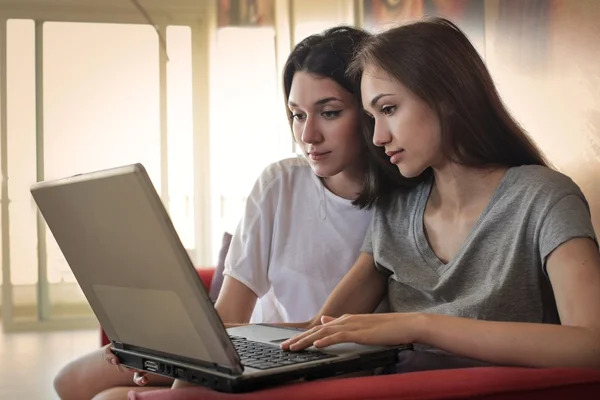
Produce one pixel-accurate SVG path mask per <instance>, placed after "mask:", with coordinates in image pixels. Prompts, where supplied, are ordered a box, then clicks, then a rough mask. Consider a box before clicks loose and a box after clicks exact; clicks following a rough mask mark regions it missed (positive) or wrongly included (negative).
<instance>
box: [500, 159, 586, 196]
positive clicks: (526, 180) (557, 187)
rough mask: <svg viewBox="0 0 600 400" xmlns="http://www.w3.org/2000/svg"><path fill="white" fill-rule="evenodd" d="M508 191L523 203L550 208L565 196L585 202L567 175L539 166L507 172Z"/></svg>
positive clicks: (512, 169)
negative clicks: (532, 202) (527, 202)
mask: <svg viewBox="0 0 600 400" xmlns="http://www.w3.org/2000/svg"><path fill="white" fill-rule="evenodd" d="M507 174H509V175H508V177H507V180H508V181H509V183H510V185H509V189H507V190H509V191H511V192H512V193H513V195H514V196H517V197H520V198H522V199H523V200H524V201H535V202H536V203H540V204H542V205H546V206H552V205H553V204H554V203H556V202H558V201H560V200H561V199H563V198H565V197H567V196H571V195H574V196H577V197H579V198H581V199H582V200H583V201H584V202H585V203H586V204H587V201H586V199H585V196H584V194H583V192H582V191H581V189H580V188H579V186H578V185H577V184H576V183H575V182H574V181H573V180H572V179H571V178H570V177H568V176H567V175H565V174H563V173H561V172H558V171H556V170H553V169H551V168H548V167H543V166H540V165H523V166H519V167H513V168H510V169H509V170H508V172H507Z"/></svg>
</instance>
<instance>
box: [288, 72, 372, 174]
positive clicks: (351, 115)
mask: <svg viewBox="0 0 600 400" xmlns="http://www.w3.org/2000/svg"><path fill="white" fill-rule="evenodd" d="M288 107H289V109H290V111H291V113H292V131H293V133H294V139H295V140H296V142H297V143H298V145H299V146H300V148H301V149H302V153H303V154H304V156H305V157H306V159H307V160H308V162H309V163H310V166H311V168H312V169H313V171H314V173H315V174H316V175H317V176H320V177H322V178H328V177H332V176H335V175H337V174H339V173H341V172H344V171H346V170H351V169H356V167H357V166H358V165H361V162H362V160H361V157H360V156H361V152H362V148H363V146H362V142H361V141H362V138H361V136H360V128H359V127H360V119H359V117H360V114H359V112H360V111H359V108H358V105H357V104H356V100H355V99H354V96H353V95H352V93H350V92H348V91H347V90H345V89H344V88H343V87H341V86H340V85H339V84H338V83H337V82H335V81H334V80H333V79H330V78H324V77H321V76H318V75H314V74H310V73H308V72H304V71H299V72H296V74H295V75H294V79H293V80H292V86H291V89H290V96H289V98H288Z"/></svg>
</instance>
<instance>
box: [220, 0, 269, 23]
mask: <svg viewBox="0 0 600 400" xmlns="http://www.w3.org/2000/svg"><path fill="white" fill-rule="evenodd" d="M217 15H218V27H219V28H224V27H227V26H273V23H274V19H275V18H274V15H275V0H218V3H217Z"/></svg>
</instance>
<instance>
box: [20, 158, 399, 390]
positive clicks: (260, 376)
mask: <svg viewBox="0 0 600 400" xmlns="http://www.w3.org/2000/svg"><path fill="white" fill-rule="evenodd" d="M31 193H32V196H33V198H34V199H35V202H36V204H37V206H38V208H39V210H40V212H41V214H42V216H43V218H44V219H45V221H46V223H47V224H48V227H49V228H50V231H51V232H52V234H53V236H54V238H55V239H56V241H57V243H58V245H59V247H60V249H61V250H62V252H63V254H64V256H65V259H66V260H67V262H68V264H69V266H70V268H71V270H72V271H73V274H74V276H75V278H76V279H77V282H78V283H79V285H80V286H81V289H82V291H83V293H84V295H85V296H86V298H87V300H88V302H89V304H90V306H91V308H92V310H93V312H94V314H95V315H96V317H97V318H98V320H99V322H100V324H101V326H102V328H103V329H104V331H105V333H106V335H107V336H108V338H109V339H110V340H111V342H112V347H111V350H112V351H113V352H114V353H115V354H116V355H117V356H118V357H119V359H120V360H121V363H122V364H123V365H124V366H126V367H130V368H135V369H137V370H144V371H148V372H152V373H156V374H160V375H164V376H168V377H171V378H177V379H182V380H185V381H188V382H192V383H195V384H198V385H202V386H206V387H209V388H212V389H215V390H218V391H222V392H231V393H235V392H244V391H252V390H256V389H258V388H263V387H266V386H271V385H273V384H275V383H281V382H285V381H291V380H310V379H319V378H327V377H332V376H338V375H343V374H350V373H356V372H365V373H368V371H373V370H377V369H385V368H386V367H388V366H391V365H394V364H395V363H396V361H397V353H398V352H399V351H401V350H406V349H410V348H411V346H410V345H406V346H396V347H383V346H361V345H357V344H352V343H345V344H339V345H334V346H331V347H329V348H327V349H324V350H316V349H315V348H314V347H313V348H309V349H307V350H305V351H301V352H284V351H282V350H281V349H280V348H279V344H280V343H281V342H282V341H284V340H285V339H288V338H290V337H292V336H294V335H296V334H298V333H299V330H297V329H291V328H282V327H278V326H274V325H266V324H249V325H246V326H239V327H234V328H229V329H226V328H225V326H224V325H223V323H222V321H221V319H220V318H219V316H218V314H217V312H216V310H215V308H214V305H213V303H212V302H211V300H210V298H209V296H208V294H207V292H206V290H205V289H204V286H203V285H202V282H201V280H200V278H199V276H198V274H197V272H196V270H195V268H194V266H193V264H192V262H191V260H190V258H189V256H188V253H187V251H186V250H185V248H184V246H183V244H182V243H181V241H180V239H179V237H178V235H177V233H176V231H175V228H174V226H173V224H172V222H171V220H170V218H169V215H168V213H167V211H166V209H165V208H164V206H163V203H162V201H161V199H160V197H159V196H158V194H157V192H156V190H155V188H154V186H153V184H152V182H151V180H150V178H149V177H148V174H147V172H146V170H145V169H144V167H143V166H142V165H141V164H133V165H127V166H123V167H117V168H111V169H107V170H102V171H96V172H91V173H85V174H79V175H75V176H72V177H68V178H64V179H59V180H53V181H46V182H40V183H37V184H34V185H33V186H32V187H31ZM299 301H301V300H300V299H299Z"/></svg>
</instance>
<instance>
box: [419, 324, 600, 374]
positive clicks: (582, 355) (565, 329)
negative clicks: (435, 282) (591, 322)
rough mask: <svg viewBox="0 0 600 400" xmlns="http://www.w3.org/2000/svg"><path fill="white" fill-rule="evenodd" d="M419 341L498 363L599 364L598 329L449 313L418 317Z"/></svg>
mask: <svg viewBox="0 0 600 400" xmlns="http://www.w3.org/2000/svg"><path fill="white" fill-rule="evenodd" d="M416 331H417V333H416V337H415V342H418V343H421V344H425V345H429V346H433V347H436V348H439V349H441V350H445V351H447V352H450V353H453V354H456V355H458V356H463V357H468V358H474V359H478V360H482V361H486V362H489V363H492V364H498V365H520V366H531V367H582V368H586V367H588V368H600V332H597V331H595V330H592V329H588V328H582V327H574V326H564V325H551V324H534V323H519V322H492V321H481V320H473V319H467V318H458V317H451V316H445V315H425V314H421V315H420V316H419V322H418V323H417V324H416Z"/></svg>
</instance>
